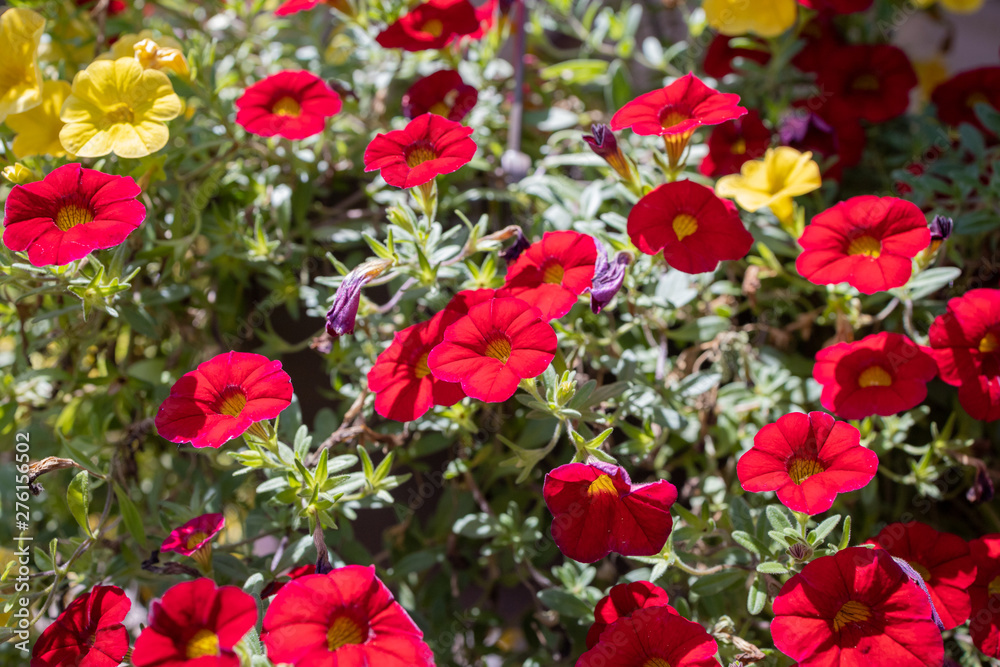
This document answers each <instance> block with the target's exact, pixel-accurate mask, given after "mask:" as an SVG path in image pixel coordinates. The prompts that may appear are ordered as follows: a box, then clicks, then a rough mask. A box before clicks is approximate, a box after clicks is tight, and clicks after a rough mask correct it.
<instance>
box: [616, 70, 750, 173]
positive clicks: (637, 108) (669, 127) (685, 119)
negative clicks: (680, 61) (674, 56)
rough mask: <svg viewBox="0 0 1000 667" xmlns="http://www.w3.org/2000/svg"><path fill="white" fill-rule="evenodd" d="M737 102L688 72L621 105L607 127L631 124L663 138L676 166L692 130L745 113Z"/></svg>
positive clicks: (736, 96) (638, 132) (640, 132)
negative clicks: (658, 88)
mask: <svg viewBox="0 0 1000 667" xmlns="http://www.w3.org/2000/svg"><path fill="white" fill-rule="evenodd" d="M739 101H740V96H739V95H733V94H727V93H720V92H719V91H717V90H714V89H712V88H709V87H708V86H706V85H705V84H704V83H702V81H701V79H699V78H698V77H696V76H695V75H694V74H692V73H689V74H686V75H685V76H683V77H681V78H680V79H678V80H677V81H674V82H673V83H672V84H670V85H669V86H667V87H666V88H661V89H660V90H654V91H652V92H650V93H646V94H645V95H640V96H639V97H637V98H635V99H634V100H632V101H631V102H629V103H628V104H626V105H625V106H623V107H622V108H621V109H619V110H618V112H617V113H615V115H614V116H612V117H611V129H612V130H615V131H617V130H624V129H625V128H626V127H631V128H632V131H633V132H635V133H636V134H641V135H644V136H650V135H651V136H661V137H664V140H665V141H666V146H667V155H668V157H669V158H670V164H672V165H677V164H680V158H681V155H682V154H683V153H684V148H685V147H686V146H687V143H688V140H689V139H690V138H691V135H692V134H693V133H694V131H695V130H696V129H698V128H699V127H701V126H702V125H718V124H719V123H724V122H726V121H727V120H734V119H736V118H739V117H740V116H743V115H745V114H746V113H747V110H746V109H744V108H743V107H741V106H738V105H737V103H738V102H739Z"/></svg>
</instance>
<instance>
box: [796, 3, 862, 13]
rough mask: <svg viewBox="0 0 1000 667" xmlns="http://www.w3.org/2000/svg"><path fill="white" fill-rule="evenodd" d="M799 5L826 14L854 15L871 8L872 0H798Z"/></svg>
mask: <svg viewBox="0 0 1000 667" xmlns="http://www.w3.org/2000/svg"><path fill="white" fill-rule="evenodd" d="M799 4H800V5H802V6H803V7H808V8H809V9H815V10H816V11H818V12H820V13H826V14H854V13H855V12H863V11H865V10H866V9H868V8H869V7H871V6H872V0H799Z"/></svg>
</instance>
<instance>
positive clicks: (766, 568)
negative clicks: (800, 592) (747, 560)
mask: <svg viewBox="0 0 1000 667" xmlns="http://www.w3.org/2000/svg"><path fill="white" fill-rule="evenodd" d="M757 571H758V572H761V573H763V574H788V568H787V567H785V566H784V565H782V564H781V563H775V562H774V561H764V562H763V563H759V564H758V565H757Z"/></svg>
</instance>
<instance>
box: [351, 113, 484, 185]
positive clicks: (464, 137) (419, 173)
mask: <svg viewBox="0 0 1000 667" xmlns="http://www.w3.org/2000/svg"><path fill="white" fill-rule="evenodd" d="M471 134H472V128H471V127H465V126H464V125H462V124H460V123H456V122H454V121H450V120H448V119H447V118H442V117H441V116H438V115H436V114H432V113H425V114H424V115H423V116H418V117H417V118H414V119H413V120H411V121H410V124H409V125H407V126H406V127H405V128H404V129H402V130H393V131H392V132H387V133H385V134H379V135H378V136H376V137H375V138H374V139H372V141H371V143H370V144H368V148H367V149H365V171H375V170H376V169H378V170H380V171H381V174H382V178H384V179H385V182H386V183H388V184H389V185H394V186H396V187H397V188H412V187H416V186H418V185H423V184H424V183H428V182H430V181H432V180H434V178H435V177H436V176H438V175H439V174H450V173H451V172H453V171H457V170H458V169H459V168H461V167H462V165H465V164H467V163H468V162H469V160H471V159H472V156H473V155H475V154H476V142H474V141H473V140H472V139H470V138H469V136H470V135H471Z"/></svg>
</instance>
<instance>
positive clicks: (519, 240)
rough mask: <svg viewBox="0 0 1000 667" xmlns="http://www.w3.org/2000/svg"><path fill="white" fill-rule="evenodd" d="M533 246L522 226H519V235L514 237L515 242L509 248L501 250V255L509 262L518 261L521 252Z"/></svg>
mask: <svg viewBox="0 0 1000 667" xmlns="http://www.w3.org/2000/svg"><path fill="white" fill-rule="evenodd" d="M530 247H531V242H530V241H528V239H527V238H525V236H524V233H523V232H522V231H521V228H520V227H518V228H517V236H516V237H515V238H514V243H513V244H511V246H510V247H509V248H507V249H506V250H503V251H501V253H500V256H501V257H503V258H504V261H506V262H507V263H508V264H511V263H513V262H515V261H517V258H518V257H520V256H521V253H522V252H524V251H525V250H527V249H528V248H530Z"/></svg>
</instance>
